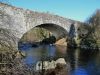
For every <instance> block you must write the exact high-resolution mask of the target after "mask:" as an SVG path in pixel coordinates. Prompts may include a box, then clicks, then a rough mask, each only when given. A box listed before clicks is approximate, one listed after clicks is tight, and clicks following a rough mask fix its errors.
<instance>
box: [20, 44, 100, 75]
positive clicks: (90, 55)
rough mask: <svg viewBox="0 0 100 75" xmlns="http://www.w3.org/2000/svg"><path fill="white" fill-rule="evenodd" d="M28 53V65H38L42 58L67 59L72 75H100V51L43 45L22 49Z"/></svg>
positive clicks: (26, 61) (26, 60)
mask: <svg viewBox="0 0 100 75" xmlns="http://www.w3.org/2000/svg"><path fill="white" fill-rule="evenodd" d="M21 49H22V51H24V52H25V53H26V55H27V56H26V58H25V59H24V61H25V63H27V64H36V62H37V61H39V60H40V59H41V57H43V56H45V57H48V58H49V57H51V56H52V57H66V60H67V61H68V62H69V63H70V66H71V73H70V74H71V75H100V51H96V50H80V49H67V48H66V47H65V46H55V45H52V46H51V45H43V46H39V47H37V48H32V47H31V46H30V47H27V48H25V50H24V48H21Z"/></svg>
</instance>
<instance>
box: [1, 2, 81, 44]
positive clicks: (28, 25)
mask: <svg viewBox="0 0 100 75" xmlns="http://www.w3.org/2000/svg"><path fill="white" fill-rule="evenodd" d="M79 23H80V22H78V21H74V20H70V19H67V18H63V17H60V16H58V15H52V14H49V13H39V12H36V11H30V10H24V9H22V8H16V7H14V6H10V5H7V4H3V3H0V28H3V29H6V30H9V32H10V34H13V35H14V36H15V37H16V39H17V41H16V44H17V42H18V41H19V39H21V37H22V36H23V35H24V34H25V33H26V32H28V31H29V30H31V29H33V28H34V27H36V26H38V27H43V28H45V29H48V30H49V31H51V32H52V33H53V34H54V36H55V37H56V38H58V39H59V38H63V37H66V36H68V33H69V31H70V26H71V25H72V24H74V26H75V32H76V35H77V28H78V26H79Z"/></svg>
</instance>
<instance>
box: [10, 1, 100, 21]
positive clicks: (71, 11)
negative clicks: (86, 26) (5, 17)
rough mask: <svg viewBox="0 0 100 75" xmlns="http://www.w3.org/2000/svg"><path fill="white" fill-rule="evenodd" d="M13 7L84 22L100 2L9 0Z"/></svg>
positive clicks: (98, 7)
mask: <svg viewBox="0 0 100 75" xmlns="http://www.w3.org/2000/svg"><path fill="white" fill-rule="evenodd" d="M9 1H10V2H11V4H12V5H13V6H17V7H21V8H24V9H30V10H33V11H39V12H49V13H51V14H55V15H59V16H62V17H66V18H69V19H73V20H78V21H82V22H84V21H86V20H87V19H88V17H89V16H91V15H92V14H93V13H94V12H95V11H96V9H100V0H9Z"/></svg>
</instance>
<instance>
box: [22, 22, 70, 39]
mask: <svg viewBox="0 0 100 75" xmlns="http://www.w3.org/2000/svg"><path fill="white" fill-rule="evenodd" d="M35 27H41V28H44V29H47V30H48V31H50V32H51V33H53V35H54V36H55V37H56V39H57V40H59V39H61V38H66V36H68V32H67V30H66V29H65V28H63V27H61V26H59V25H57V24H53V23H44V24H40V25H36V26H35ZM35 27H33V28H30V29H28V30H27V31H26V32H24V34H22V37H23V36H24V35H25V34H26V33H27V32H29V31H31V30H32V29H34V28H35ZM22 37H21V38H22ZM21 38H20V39H21Z"/></svg>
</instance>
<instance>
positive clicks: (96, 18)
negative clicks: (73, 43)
mask: <svg viewBox="0 0 100 75" xmlns="http://www.w3.org/2000/svg"><path fill="white" fill-rule="evenodd" d="M78 32H79V36H78V37H79V39H80V46H81V47H86V48H87V47H89V48H97V46H99V44H98V41H99V40H100V35H99V32H100V10H97V11H96V13H95V14H93V15H92V16H91V17H90V18H89V19H88V20H87V21H86V23H84V24H83V25H81V26H80V27H79V28H78Z"/></svg>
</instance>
